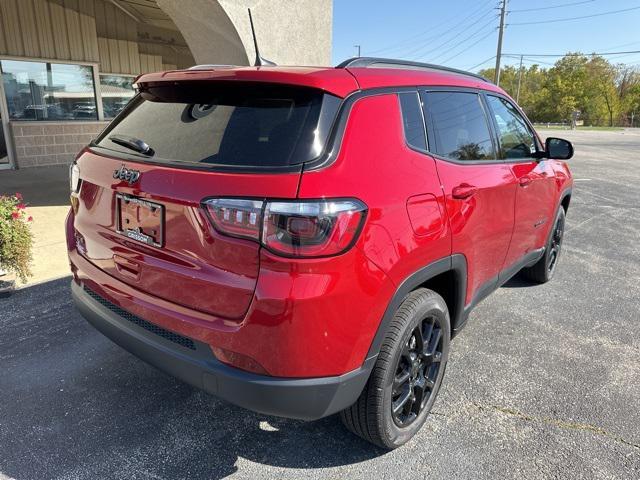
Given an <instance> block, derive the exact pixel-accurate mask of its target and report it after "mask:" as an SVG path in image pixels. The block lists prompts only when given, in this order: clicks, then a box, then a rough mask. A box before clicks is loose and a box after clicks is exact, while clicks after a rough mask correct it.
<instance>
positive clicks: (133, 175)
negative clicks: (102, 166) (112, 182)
mask: <svg viewBox="0 0 640 480" xmlns="http://www.w3.org/2000/svg"><path fill="white" fill-rule="evenodd" d="M113 178H115V179H116V180H124V181H125V182H128V183H129V185H133V184H134V183H136V182H137V181H138V179H139V178H140V172H139V171H138V170H131V169H128V168H126V167H125V166H124V165H122V166H121V167H120V168H119V169H118V170H115V171H114V172H113Z"/></svg>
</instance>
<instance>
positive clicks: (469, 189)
mask: <svg viewBox="0 0 640 480" xmlns="http://www.w3.org/2000/svg"><path fill="white" fill-rule="evenodd" d="M477 190H478V188H477V187H476V186H474V185H469V184H468V183H461V184H460V185H458V186H457V187H453V190H452V191H451V196H452V197H453V198H458V199H461V200H463V199H465V198H469V197H471V196H472V195H473V194H474V193H476V191H477Z"/></svg>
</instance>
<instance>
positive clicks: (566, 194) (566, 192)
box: [560, 187, 573, 210]
mask: <svg viewBox="0 0 640 480" xmlns="http://www.w3.org/2000/svg"><path fill="white" fill-rule="evenodd" d="M572 193H573V187H569V188H567V189H565V190H563V191H562V193H561V194H560V205H562V202H564V199H565V198H567V197H571V194H572ZM568 209H569V205H567V210H568Z"/></svg>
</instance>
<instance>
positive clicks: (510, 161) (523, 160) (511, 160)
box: [482, 90, 544, 164]
mask: <svg viewBox="0 0 640 480" xmlns="http://www.w3.org/2000/svg"><path fill="white" fill-rule="evenodd" d="M482 96H483V101H484V102H485V103H486V108H487V112H490V113H491V115H489V117H490V122H491V124H492V126H493V129H494V135H495V139H496V144H497V146H498V153H499V154H501V152H502V145H500V133H499V132H500V130H499V128H498V122H497V121H496V119H495V114H494V112H493V109H492V108H491V105H489V100H488V97H490V96H493V97H497V98H501V99H503V100H505V101H506V102H507V103H509V104H510V105H512V106H513V107H514V108H515V109H516V111H517V112H518V113H519V114H520V116H521V117H522V119H523V120H524V122H525V123H526V124H527V126H528V127H529V130H530V131H531V133H532V134H533V141H534V142H535V145H536V151H537V152H540V151H544V148H543V147H542V144H541V142H540V139H539V138H538V133H537V132H536V129H535V128H533V125H532V124H531V121H530V120H529V118H528V117H527V115H526V114H525V113H524V112H523V111H522V109H521V108H520V106H519V105H517V104H516V103H515V102H514V101H513V100H511V99H510V98H509V97H507V96H506V95H503V94H502V93H499V92H489V91H486V90H483V91H482ZM502 160H503V162H504V163H507V164H518V163H531V162H540V159H536V158H535V157H528V158H503V159H502Z"/></svg>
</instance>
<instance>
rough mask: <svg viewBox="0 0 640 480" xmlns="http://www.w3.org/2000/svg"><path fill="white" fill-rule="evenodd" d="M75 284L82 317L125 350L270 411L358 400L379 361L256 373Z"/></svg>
mask: <svg viewBox="0 0 640 480" xmlns="http://www.w3.org/2000/svg"><path fill="white" fill-rule="evenodd" d="M71 290H72V295H73V299H74V301H75V303H76V306H77V308H78V310H79V311H80V313H81V314H82V315H83V317H84V318H85V319H86V320H87V321H88V322H89V323H90V324H92V325H93V326H94V327H95V328H96V329H97V330H99V331H100V332H101V333H103V334H104V335H105V336H107V337H108V338H110V339H111V340H112V341H114V342H115V343H116V344H118V345H120V346H121V347H122V348H124V349H125V350H128V351H129V352H131V353H133V354H134V355H136V356H137V357H139V358H140V359H142V360H144V361H146V362H147V363H149V364H151V365H153V366H155V367H157V368H158V369H160V370H162V371H164V372H166V373H168V374H170V375H172V376H174V377H177V378H179V379H181V380H183V381H185V382H187V383H189V384H191V385H193V386H195V387H198V388H200V389H202V390H205V391H207V392H209V393H211V394H213V395H216V396H217V397H220V398H222V399H224V400H227V401H229V402H231V403H233V404H235V405H238V406H240V407H243V408H247V409H249V410H253V411H255V412H259V413H264V414H267V415H276V416H280V417H287V418H296V419H301V420H315V419H318V418H322V417H326V416H328V415H331V414H334V413H336V412H339V411H340V410H343V409H345V408H347V407H349V406H350V405H352V404H353V403H354V402H355V401H356V400H357V398H358V396H359V395H360V393H361V392H362V389H363V388H364V385H365V383H366V382H367V379H368V378H369V373H370V372H371V369H372V368H373V364H374V362H375V358H372V359H369V360H367V361H366V362H365V363H364V364H363V365H362V367H360V368H358V369H356V370H353V371H351V372H349V373H346V374H344V375H340V376H334V377H321V378H305V379H286V378H278V377H269V376H262V375H255V374H252V373H248V372H244V371H241V370H238V369H235V368H232V367H229V366H227V365H225V364H223V363H221V362H220V361H218V360H217V359H216V358H215V357H214V355H213V353H212V351H211V349H210V347H209V346H208V345H207V344H205V343H202V342H199V341H196V340H193V339H189V338H187V337H183V336H182V335H177V334H174V333H172V332H169V331H168V330H164V329H162V328H159V327H156V326H154V325H153V324H151V323H149V322H147V321H145V320H142V319H140V318H138V317H135V316H134V315H131V314H129V313H128V312H124V311H122V310H121V309H119V307H117V306H115V305H112V304H110V303H109V302H108V301H106V300H104V299H102V300H101V299H100V298H98V297H97V296H96V295H95V294H90V293H88V291H86V290H85V289H84V288H83V287H82V286H80V285H78V284H77V283H76V282H75V281H73V282H72V284H71Z"/></svg>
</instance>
